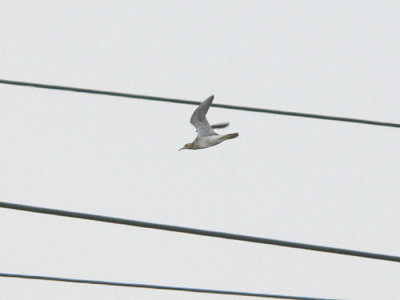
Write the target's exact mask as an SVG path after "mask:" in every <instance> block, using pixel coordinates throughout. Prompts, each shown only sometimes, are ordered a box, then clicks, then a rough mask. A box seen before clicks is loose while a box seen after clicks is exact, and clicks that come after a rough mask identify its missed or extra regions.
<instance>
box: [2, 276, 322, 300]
mask: <svg viewBox="0 0 400 300" xmlns="http://www.w3.org/2000/svg"><path fill="white" fill-rule="evenodd" d="M0 277H9V278H20V279H36V280H50V281H61V282H69V283H87V284H99V285H110V286H121V287H132V288H145V289H156V290H169V291H178V292H192V293H204V294H220V295H221V294H222V295H235V296H247V297H260V298H275V299H299V300H322V299H325V300H328V299H327V298H311V297H299V296H285V295H277V294H264V293H250V292H237V291H226V290H211V289H197V288H187V287H176V286H165V285H153V284H141V283H125V282H113V281H102V280H87V279H74V278H64V277H52V276H38V275H25V274H12V273H0Z"/></svg>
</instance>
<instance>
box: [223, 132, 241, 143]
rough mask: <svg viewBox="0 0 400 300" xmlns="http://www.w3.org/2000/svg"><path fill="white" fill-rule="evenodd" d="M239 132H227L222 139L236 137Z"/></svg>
mask: <svg viewBox="0 0 400 300" xmlns="http://www.w3.org/2000/svg"><path fill="white" fill-rule="evenodd" d="M238 136H239V133H237V132H235V133H229V134H225V135H223V136H222V137H221V141H225V140H229V139H234V138H235V137H238Z"/></svg>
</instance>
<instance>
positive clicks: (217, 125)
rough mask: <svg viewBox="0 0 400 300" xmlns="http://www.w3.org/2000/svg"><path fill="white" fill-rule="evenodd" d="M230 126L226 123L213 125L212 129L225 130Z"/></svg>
mask: <svg viewBox="0 0 400 300" xmlns="http://www.w3.org/2000/svg"><path fill="white" fill-rule="evenodd" d="M228 126H229V122H224V123H218V124H213V125H211V128H212V129H216V128H225V127H228Z"/></svg>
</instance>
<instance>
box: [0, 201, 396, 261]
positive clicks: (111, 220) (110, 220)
mask: <svg viewBox="0 0 400 300" xmlns="http://www.w3.org/2000/svg"><path fill="white" fill-rule="evenodd" d="M0 207H2V208H9V209H15V210H22V211H29V212H35V213H41V214H48V215H56V216H63V217H71V218H78V219H85V220H92V221H100V222H106V223H114V224H121V225H129V226H136V227H144V228H152V229H159V230H166V231H173V232H180V233H188V234H195V235H201V236H209V237H216V238H223V239H230V240H237V241H245V242H251V243H259V244H269V245H276V246H282V247H290V248H297V249H305V250H313V251H319V252H329V253H335V254H342V255H351V256H358V257H365V258H373V259H380V260H387V261H394V262H400V257H399V256H392V255H386V254H378V253H371V252H363V251H356V250H348V249H341V248H333V247H325V246H318V245H311V244H303V243H296V242H289V241H283V240H275V239H269V238H262V237H255V236H248V235H241V234H234V233H226V232H219V231H211V230H203V229H196V228H188V227H180V226H174V225H165V224H157V223H150V222H143V221H136V220H129V219H121V218H114V217H107V216H100V215H93V214H86V213H79V212H72V211H65V210H58V209H51V208H44V207H37V206H28V205H23V204H15V203H9V202H0Z"/></svg>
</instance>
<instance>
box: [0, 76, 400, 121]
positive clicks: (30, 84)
mask: <svg viewBox="0 0 400 300" xmlns="http://www.w3.org/2000/svg"><path fill="white" fill-rule="evenodd" d="M0 83H2V84H9V85H17V86H26V87H34V88H42V89H52V90H61V91H70V92H78V93H88V94H98V95H108V96H115V97H125V98H135V99H142V100H151V101H162V102H170V103H180V104H190V105H199V104H200V102H199V101H193V100H183V99H175V98H165V97H156V96H145V95H138V94H128V93H120V92H112V91H103V90H94V89H86V88H78V87H69V86H61V85H51V84H42V83H33V82H23V81H14V80H4V79H0ZM212 106H214V107H219V108H225V109H234V110H242V111H250V112H258V113H267V114H277V115H285V116H292V117H303V118H312V119H322V120H331V121H340V122H350V123H359V124H368V125H375V126H386V127H396V128H400V124H399V123H391V122H382V121H373V120H365V119H356V118H346V117H336V116H327V115H319V114H311V113H301V112H292V111H284V110H274V109H267V108H257V107H248V106H237V105H230V104H218V103H213V104H212Z"/></svg>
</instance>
